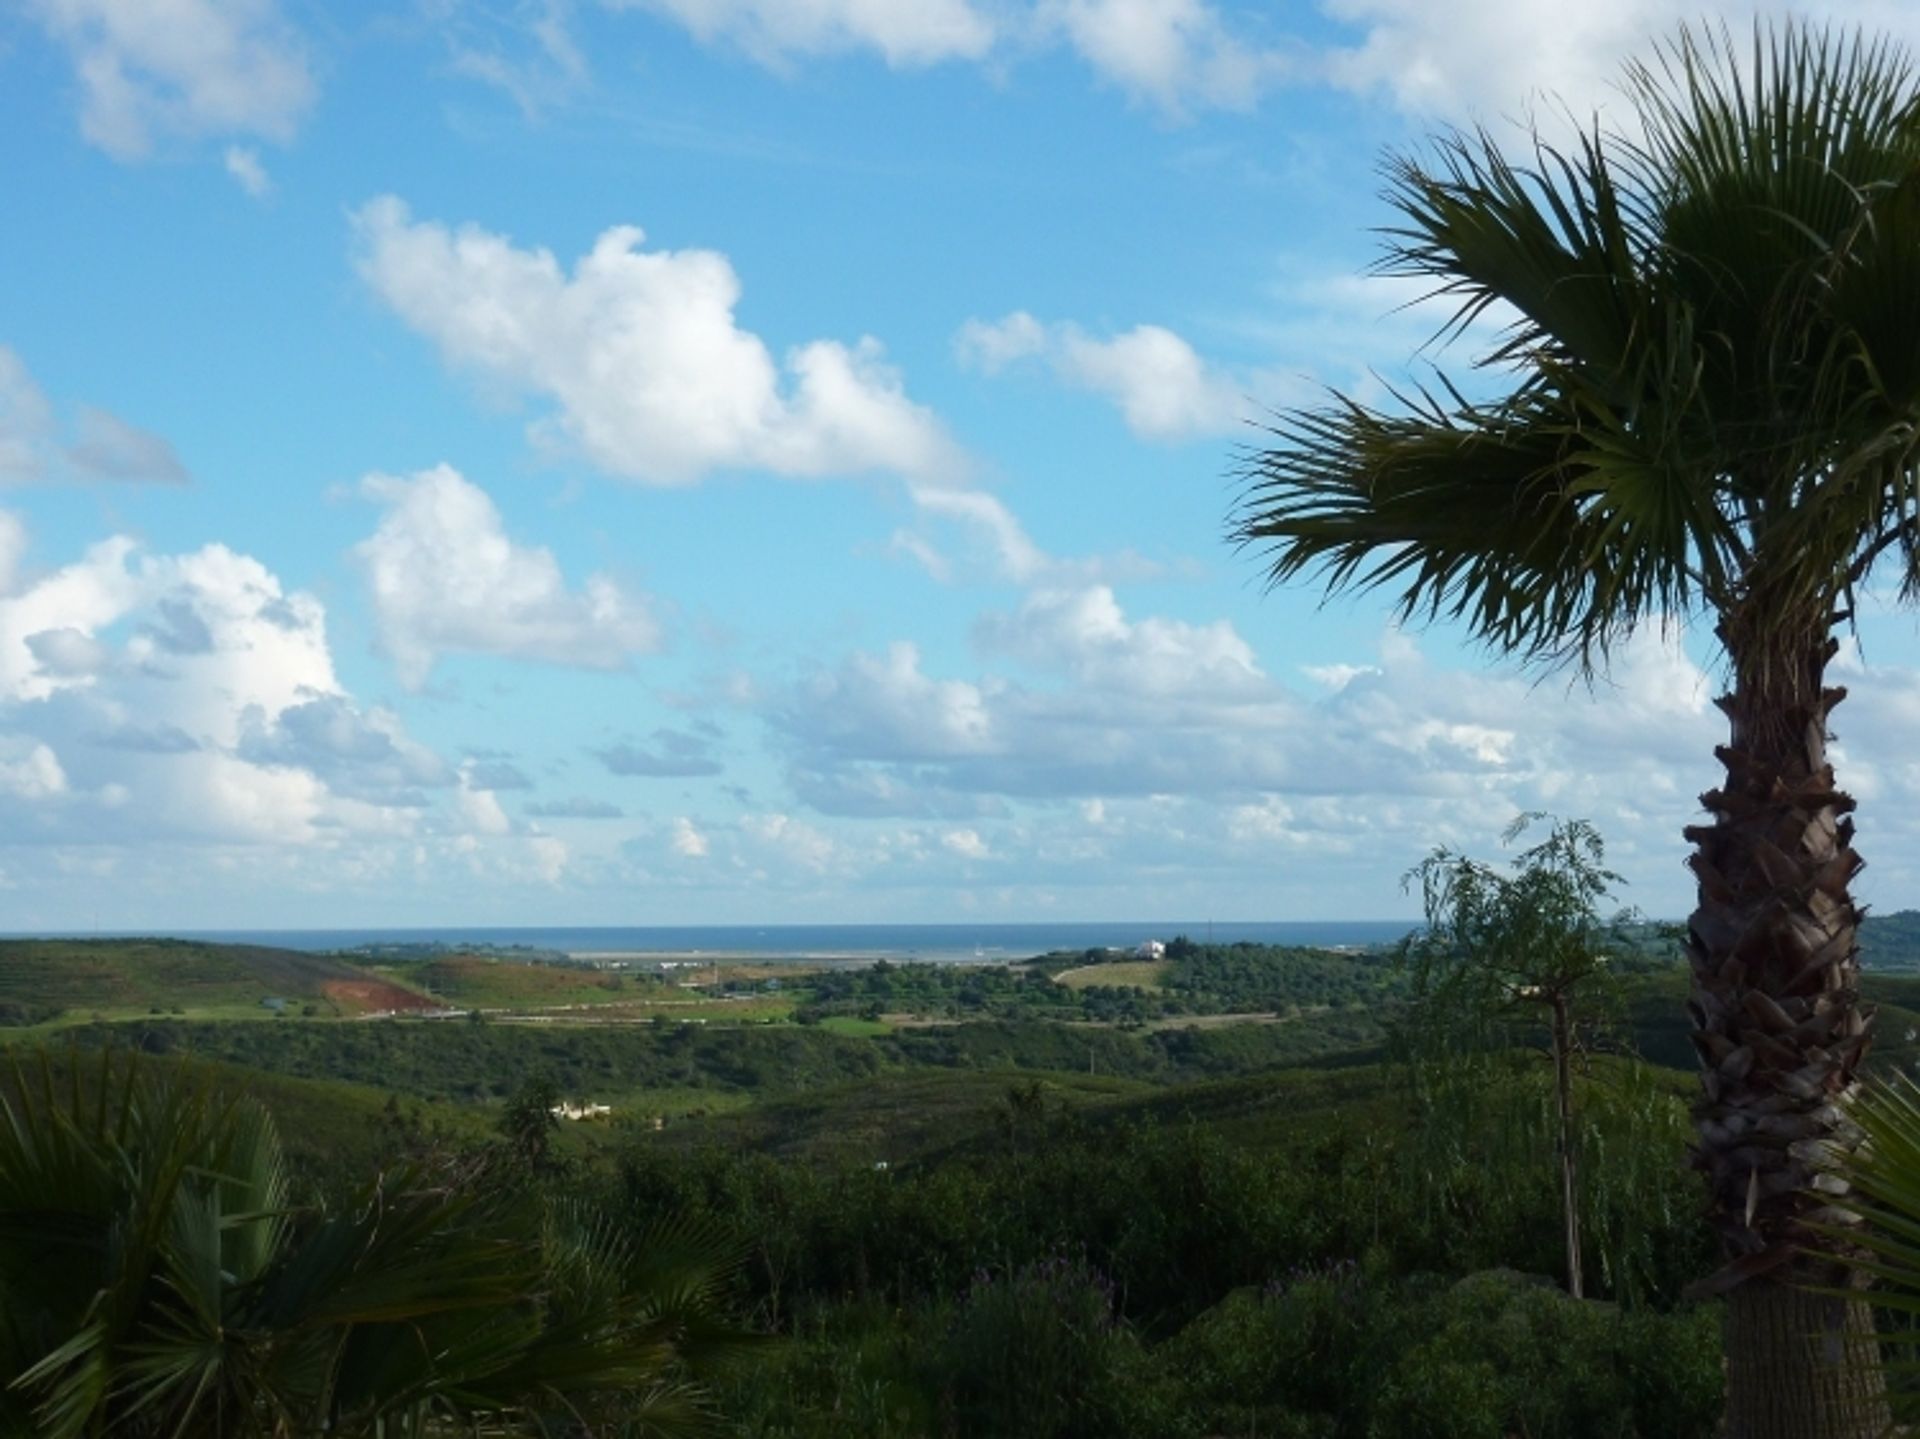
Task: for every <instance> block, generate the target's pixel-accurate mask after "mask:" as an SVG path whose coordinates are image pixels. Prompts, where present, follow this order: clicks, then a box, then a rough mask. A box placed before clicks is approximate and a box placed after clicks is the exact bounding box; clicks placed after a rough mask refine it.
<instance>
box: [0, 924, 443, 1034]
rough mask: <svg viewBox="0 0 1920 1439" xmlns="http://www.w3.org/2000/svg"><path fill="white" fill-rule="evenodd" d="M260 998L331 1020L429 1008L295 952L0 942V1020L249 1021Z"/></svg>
mask: <svg viewBox="0 0 1920 1439" xmlns="http://www.w3.org/2000/svg"><path fill="white" fill-rule="evenodd" d="M267 1000H285V1001H289V1002H290V1003H291V1004H292V1005H293V1006H295V1007H296V1008H300V1007H304V1006H305V1005H309V1004H311V1005H313V1006H315V1008H316V1009H317V1010H318V1012H320V1013H322V1014H329V1015H353V1014H365V1013H369V1012H372V1011H378V1010H389V1009H401V1010H413V1009H425V1008H429V1007H431V1005H432V1003H433V1002H432V1001H431V1000H429V999H428V998H426V997H425V996H423V995H421V994H419V993H418V992H417V991H415V990H413V989H410V988H408V987H406V986H404V985H401V984H397V983H395V982H394V981H393V980H391V979H388V978H386V977H384V976H382V975H377V974H372V973H369V972H368V971H366V970H363V969H360V968H359V967H357V966H355V965H351V964H348V963H346V962H345V961H343V960H338V959H333V958H330V957H328V956H326V955H318V954H304V953H301V952H299V951H296V950H288V949H268V948H265V947H262V946H258V945H232V944H202V943H199V942H197V941H192V940H180V939H13V940H0V1023H13V1024H23V1023H25V1024H31V1023H35V1022H40V1021H44V1020H48V1019H52V1018H55V1017H58V1016H60V1015H63V1014H64V1015H67V1016H80V1017H85V1016H90V1015H96V1014H98V1015H104V1016H107V1017H109V1018H112V1017H117V1016H126V1015H129V1014H148V1013H168V1012H174V1011H182V1012H186V1013H189V1014H200V1015H211V1014H225V1015H233V1016H240V1015H246V1016H257V1015H260V1014H262V1013H264V1012H266V1011H265V1009H264V1007H263V1006H264V1002H265V1001H267Z"/></svg>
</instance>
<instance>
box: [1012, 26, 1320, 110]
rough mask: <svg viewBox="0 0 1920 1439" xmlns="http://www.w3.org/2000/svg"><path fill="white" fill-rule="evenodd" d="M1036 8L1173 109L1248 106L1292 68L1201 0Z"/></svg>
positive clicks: (1101, 70)
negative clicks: (1236, 31)
mask: <svg viewBox="0 0 1920 1439" xmlns="http://www.w3.org/2000/svg"><path fill="white" fill-rule="evenodd" d="M1038 13H1039V17H1040V21H1041V24H1042V25H1043V26H1047V27H1051V28H1057V29H1058V31H1059V32H1060V33H1061V34H1062V35H1063V36H1064V37H1065V38H1066V40H1067V42H1068V43H1069V44H1070V45H1071V46H1072V47H1073V49H1074V50H1076V51H1077V52H1078V53H1079V54H1080V56H1081V57H1082V58H1083V59H1084V60H1085V61H1086V62H1087V63H1088V64H1089V65H1090V66H1092V67H1093V69H1094V71H1095V72H1096V73H1098V74H1099V75H1101V76H1102V77H1103V78H1105V79H1106V80H1108V81H1110V82H1112V83H1113V84H1115V85H1118V86H1119V87H1120V88H1121V89H1123V90H1125V91H1126V92H1127V93H1128V94H1129V95H1132V96H1134V97H1135V98H1137V99H1141V100H1146V101H1150V102H1151V103H1153V104H1155V105H1157V106H1159V107H1160V108H1161V109H1162V110H1164V111H1166V112H1168V113H1170V114H1174V115H1179V114H1183V113H1185V112H1186V111H1188V110H1190V109H1193V108H1195V107H1209V108H1216V107H1217V108H1224V109H1232V110H1245V109H1249V108H1251V107H1252V106H1253V105H1254V104H1255V103H1256V102H1257V101H1258V100H1259V98H1260V95H1261V92H1262V91H1264V90H1265V89H1267V88H1268V87H1269V86H1271V85H1273V84H1275V83H1276V82H1278V81H1280V80H1282V79H1285V78H1287V77H1288V76H1289V75H1290V74H1292V73H1293V71H1294V70H1295V68H1296V66H1295V63H1294V62H1293V61H1292V60H1290V59H1289V58H1288V55H1287V52H1285V51H1284V50H1281V49H1279V48H1263V47H1261V46H1259V45H1257V44H1254V43H1252V42H1250V41H1248V40H1247V39H1245V38H1244V37H1243V36H1241V35H1239V34H1237V33H1235V30H1234V28H1233V27H1232V26H1231V25H1230V24H1229V23H1228V22H1227V21H1226V20H1225V19H1223V18H1222V16H1221V13H1220V11H1219V10H1218V9H1217V8H1215V7H1214V6H1212V5H1209V4H1207V3H1205V0H1042V3H1041V5H1040V7H1039V12H1038Z"/></svg>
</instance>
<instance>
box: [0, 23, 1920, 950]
mask: <svg viewBox="0 0 1920 1439" xmlns="http://www.w3.org/2000/svg"><path fill="white" fill-rule="evenodd" d="M1700 13H1701V7H1700V6H1698V5H1697V4H1694V3H1677V0H1676V3H1669V0H1626V2H1625V3H1620V4H1609V5H1604V6H1603V5H1589V6H1566V5H1563V4H1558V3H1554V4H1547V3H1539V0H1501V3H1493V0H1459V3H1456V4H1451V5H1446V6H1435V5H1430V4H1428V3H1425V0H1320V3H1317V4H1313V3H1288V4H1261V5H1240V4H1232V3H1227V0H913V3H907V0H572V3H568V0H491V3H487V0H392V3H389V4H376V3H371V0H368V3H358V0H355V3H342V4H328V5H323V4H319V3H300V0H14V3H12V4H8V5H5V6H0V186H3V187H4V192H5V194H6V196H7V199H8V203H7V205H6V219H5V222H4V224H0V276H4V281H0V930H7V929H12V930H33V929H56V930H58V929H93V928H111V929H126V928H167V927H172V928H222V927H234V928H247V927H276V926H280V927H312V926H329V925H332V926H349V925H378V926H400V925H460V924H474V925H507V924H516V923H517V924H528V925H560V924H582V925H586V924H648V923H702V922H707V923H716V924H718V923H729V924H733V923H774V922H790V923H804V922H810V921H813V922H836V923H846V922H907V921H979V922H990V921H994V920H1007V921H1034V920H1047V919H1059V920H1080V919H1102V918H1115V919H1122V918H1126V919H1151V918H1200V917H1206V916H1212V917H1216V918H1221V919H1228V918H1234V919H1275V920H1285V919H1301V920H1308V919H1335V918H1355V919H1359V918H1398V917H1403V916H1408V915H1410V914H1412V913H1413V910H1414V903H1413V900H1412V899H1411V898H1410V897H1409V896H1408V895H1407V894H1406V893H1405V892H1404V890H1403V888H1402V883H1401V880H1402V876H1403V875H1404V874H1405V873H1406V871H1407V870H1408V869H1409V868H1410V867H1411V866H1413V865H1414V864H1416V863H1417V862H1418V861H1419V860H1420V859H1421V858H1422V857H1423V856H1424V855H1425V854H1426V853H1427V852H1428V851H1429V850H1431V849H1432V848H1433V847H1435V846H1437V845H1442V844H1445V845H1451V846H1454V847H1456V848H1460V849H1464V850H1467V851H1468V852H1471V853H1476V854H1481V855H1485V856H1488V857H1493V856H1496V855H1498V854H1499V853H1500V852H1501V851H1500V839H1499V836H1500V832H1501V830H1502V829H1503V828H1504V827H1505V826H1506V824H1507V823H1508V822H1509V821H1510V820H1512V819H1513V818H1514V816H1515V815H1516V814H1518V813H1520V812H1523V811H1533V810H1544V811H1548V812H1551V813H1555V814H1560V815H1564V816H1580V817H1585V818H1588V819H1591V820H1592V821H1593V822H1594V823H1595V824H1596V825H1597V826H1598V827H1599V828H1600V830H1601V832H1602V833H1603V835H1605V837H1606V838H1607V840H1608V842H1609V857H1610V859H1611V860H1612V862H1613V863H1614V865H1615V867H1616V868H1618V869H1619V870H1620V871H1621V873H1622V875H1623V876H1624V877H1625V879H1626V881H1627V882H1628V883H1627V884H1626V886H1625V887H1624V888H1623V890H1622V891H1621V896H1620V897H1621V898H1622V899H1623V900H1624V901H1627V902H1631V903H1634V904H1636V905H1638V906H1639V907H1640V908H1641V909H1642V910H1644V911H1646V912H1649V913H1652V914H1655V915H1667V916H1676V917H1677V916H1679V915H1681V914H1683V913H1684V912H1685V910H1686V909H1687V908H1688V907H1689V904H1690V891H1689V886H1688V878H1687V875H1686V872H1685V870H1684V868H1683V865H1682V861H1683V859H1684V855H1685V851H1686V847H1685V845H1684V843H1683V841H1682V840H1681V837H1680V830H1681V828H1682V827H1683V826H1684V825H1686V824H1689V823H1692V822H1695V821H1696V820H1697V819H1698V818H1699V817H1700V816H1699V812H1698V800H1697V796H1698V795H1699V793H1700V792H1701V791H1703V790H1705V789H1707V788H1709V787H1710V786H1711V785H1712V784H1713V782H1714V780H1715V778H1716V773H1715V768H1716V767H1715V765H1714V763H1713V760H1712V757H1711V751H1712V746H1713V745H1714V743H1716V742H1717V741H1718V740H1719V739H1720V738H1722V726H1721V725H1720V723H1719V722H1718V716H1717V712H1716V711H1714V710H1713V708H1712V707H1711V704H1710V700H1711V697H1712V695H1713V694H1714V692H1715V690H1714V684H1715V680H1716V674H1715V670H1714V663H1713V654H1712V650H1711V648H1710V646H1709V645H1708V644H1706V643H1705V642H1704V640H1703V638H1702V637H1701V636H1699V635H1697V634H1686V633H1675V634H1667V635H1662V634H1660V633H1657V632H1656V633H1650V634H1646V635H1643V636H1641V637H1639V638H1637V639H1636V640H1635V641H1634V642H1633V643H1631V644H1629V645H1628V646H1626V647H1625V648H1624V649H1623V650H1622V651H1621V652H1620V653H1619V655H1618V656H1617V657H1616V661H1615V663H1614V666H1613V668H1612V670H1611V672H1610V673H1609V674H1608V675H1606V676H1604V677H1603V678H1602V679H1601V680H1599V681H1598V682H1596V683H1595V684H1593V685H1591V686H1587V685H1583V684H1580V683H1578V682H1575V681H1573V680H1571V679H1570V678H1569V677H1567V676H1566V675H1564V674H1559V675H1545V676H1543V675H1538V674H1533V673H1529V672H1526V671H1523V670H1521V669H1519V668H1518V667H1517V666H1515V665H1514V664H1513V663H1511V662H1508V661H1501V660H1500V659H1498V658H1497V657H1493V656H1489V655H1487V654H1485V653H1484V652H1481V651H1479V650H1476V649H1474V648H1472V647H1471V646H1469V645H1467V644H1465V643H1464V642H1463V638H1462V636H1461V635H1460V634H1458V633H1456V632H1452V631H1449V630H1447V629H1446V628H1444V627H1441V628H1429V629H1424V630H1401V629H1399V628H1396V627H1395V626H1394V625H1393V623H1392V622H1391V616H1390V614H1389V608H1388V605H1387V603H1386V601H1385V600H1383V599H1381V598H1378V597H1359V598H1353V599H1340V600H1336V601H1334V602H1332V603H1330V604H1324V603H1322V596H1321V594H1320V593H1319V592H1318V591H1317V590H1316V589H1314V588H1313V587H1312V586H1310V585H1302V586H1296V587H1292V588H1288V589H1285V590H1279V591H1270V590H1269V589H1268V588H1267V586H1266V585H1265V584H1264V582H1263V575H1262V570H1261V566H1260V563H1259V559H1258V556H1257V555H1253V554H1249V553H1238V552H1236V551H1235V550H1234V549H1233V548H1231V547H1230V546H1229V545H1228V543H1227V542H1226V540H1225V533H1226V528H1227V516H1228V514H1229V511H1230V510H1231V508H1232V506H1233V504H1234V500H1235V497H1236V494H1237V489H1236V481H1235V474H1236V467H1237V466H1238V465H1239V464H1240V463H1242V460H1243V457H1244V455H1245V454H1246V452H1247V450H1248V448H1249V447H1250V446H1252V447H1257V446H1258V444H1259V443H1260V440H1261V436H1262V430H1261V428H1260V427H1261V425H1262V423H1263V422H1264V421H1265V420H1266V419H1267V418H1268V417H1270V416H1271V415H1272V414H1273V413H1274V411H1275V410H1277V409H1281V408H1284V407H1286V406H1288V405H1290V404H1299V403H1306V402H1312V401H1314V400H1315V399H1316V397H1318V396H1319V395H1321V394H1322V393H1323V392H1324V387H1326V386H1334V387H1337V388H1340V389H1342V390H1345V391H1349V392H1353V393H1358V394H1360V395H1362V396H1367V397H1372V398H1379V397H1381V396H1383V395H1384V394H1385V389H1386V386H1388V385H1390V384H1391V383H1393V382H1394V381H1395V380H1396V379H1397V378H1404V377H1407V376H1410V375H1411V376H1415V377H1418V376H1423V375H1424V376H1431V375H1432V374H1433V367H1434V366H1436V365H1437V366H1439V367H1441V368H1442V369H1444V370H1446V371H1447V372H1448V373H1450V374H1464V373H1466V372H1468V371H1469V370H1470V367H1471V364H1472V361H1473V359H1474V357H1475V353H1476V350H1475V341H1476V340H1480V341H1484V340H1485V338H1486V335H1485V333H1480V332H1476V333H1473V334H1469V335H1468V336H1467V337H1466V338H1465V339H1463V340H1462V341H1460V342H1458V343H1456V344H1455V345H1453V346H1451V347H1449V348H1447V349H1444V350H1437V351H1436V350H1435V349H1434V348H1433V347H1432V346H1431V345H1430V344H1429V343H1428V342H1429V341H1430V339H1431V337H1432V335H1433V333H1434V331H1435V329H1436V328H1437V326H1438V324H1439V323H1440V321H1441V320H1442V319H1444V311H1441V310H1436V309H1435V308H1434V307H1433V305H1432V304H1430V303H1422V302H1421V296H1420V294H1419V292H1418V291H1417V290H1414V291H1409V290H1407V289H1406V288H1405V285H1404V283H1400V282H1394V281H1389V280H1381V279H1375V278H1369V277H1368V276H1367V274H1366V271H1367V267H1368V265H1369V263H1370V262H1371V261H1372V259H1373V258H1374V257H1375V255H1376V254H1377V253H1378V250H1377V246H1378V236H1377V235H1376V234H1375V233H1374V231H1375V229H1376V228H1377V227H1378V226H1380V225H1382V224H1384V223H1386V222H1387V221H1388V219H1389V215H1388V212H1387V210H1386V208H1385V206H1384V205H1383V203H1382V202H1381V200H1380V198H1379V194H1378V191H1379V180H1378V165H1379V162H1380V159H1381V156H1382V155H1383V154H1384V153H1386V152H1388V151H1391V150H1404V149H1407V148H1409V147H1413V148H1417V147H1418V146H1420V145H1421V144H1422V143H1423V142H1424V140H1425V138H1426V137H1429V136H1431V135H1432V134H1434V133H1435V132H1436V130H1437V129H1438V128H1439V127H1442V126H1445V125H1449V124H1484V125H1486V126H1488V127H1490V128H1491V129H1492V130H1493V131H1494V132H1496V133H1498V134H1500V135H1503V136H1510V137H1514V138H1516V139H1517V138H1518V137H1520V136H1521V135H1522V134H1523V131H1522V129H1521V125H1522V122H1523V121H1524V119H1525V118H1526V117H1527V116H1529V115H1536V116H1541V117H1543V118H1542V121H1541V123H1544V124H1546V125H1548V126H1552V125H1555V124H1560V123H1563V121H1562V120H1561V119H1560V118H1559V117H1560V116H1562V115H1563V114H1572V115H1575V116H1590V115H1592V114H1594V113H1595V112H1596V111H1600V112H1602V113H1607V114H1616V115H1617V114H1618V112H1619V110H1620V108H1621V107H1620V101H1619V98H1618V95H1617V92H1616V90H1615V88H1614V86H1615V82H1616V79H1617V76H1618V74H1619V67H1620V64H1621V62H1622V60H1623V59H1624V58H1625V57H1627V56H1630V55H1634V54H1640V53H1645V49H1646V46H1647V44H1648V42H1649V39H1650V37H1654V36H1659V35H1665V34H1670V33H1671V32H1672V29H1673V27H1674V25H1675V24H1676V23H1677V22H1678V21H1679V20H1680V19H1682V18H1687V17H1697V16H1698V15H1699V14H1700ZM1707 13H1708V14H1710V15H1713V16H1716V17H1718V18H1724V19H1726V20H1727V21H1729V22H1730V23H1732V24H1735V25H1745V24H1746V23H1748V21H1749V20H1750V18H1751V17H1752V15H1753V13H1754V12H1753V10H1752V9H1751V8H1741V7H1737V6H1736V7H1723V8H1721V9H1719V10H1713V9H1711V8H1709V10H1708V11H1707ZM1769 13H1772V12H1769ZM1794 13H1800V14H1812V15H1815V16H1819V15H1822V14H1823V13H1824V12H1823V11H1821V10H1819V9H1817V8H1810V7H1801V8H1800V9H1799V10H1797V11H1796V12H1794ZM1846 14H1847V16H1848V17H1849V18H1850V19H1858V20H1861V21H1865V22H1867V23H1870V24H1872V23H1884V24H1887V25H1890V26H1892V27H1894V28H1895V29H1896V31H1899V30H1901V29H1902V27H1904V33H1905V35H1906V38H1909V39H1920V20H1917V19H1914V18H1909V16H1910V14H1911V12H1910V11H1906V10H1904V9H1903V8H1902V7H1899V6H1895V5H1893V4H1890V3H1888V4H1882V5H1879V6H1875V5H1851V6H1848V7H1846ZM1837 668H1838V669H1839V670H1840V671H1841V674H1840V676H1839V677H1840V679H1841V680H1842V682H1844V683H1846V684H1848V685H1849V686H1850V688H1851V690H1852V698H1850V699H1849V700H1848V701H1847V702H1846V704H1845V705H1844V707H1843V708H1842V709H1841V710H1840V711H1839V712H1838V713H1837V714H1836V716H1835V721H1834V723H1835V728H1836V730H1837V734H1838V746H1837V751H1836V760H1837V763H1838V764H1839V766H1840V769H1841V778H1842V781H1843V783H1844V784H1845V785H1846V786H1847V787H1848V788H1849V789H1850V790H1851V791H1852V792H1853V793H1854V794H1855V795H1856V796H1857V797H1858V798H1859V799H1860V801H1861V812H1860V816H1859V819H1860V826H1861V839H1860V847H1861V849H1862V851H1863V853H1864V854H1865V856H1866V858H1867V860H1868V862H1869V868H1868V870H1867V871H1866V873H1865V874H1864V875H1863V876H1862V878H1861V881H1860V883H1859V886H1858V890H1859V893H1860V894H1861V895H1862V897H1864V898H1865V899H1866V900H1868V901H1870V902H1871V903H1872V904H1874V905H1876V906H1878V907H1879V908H1881V909H1885V910H1892V909H1897V908H1901V907H1904V906H1909V905H1920V805H1916V803H1915V801H1916V799H1920V760H1916V759H1915V757H1914V755H1913V751H1912V746H1911V743H1910V736H1911V735H1912V733H1913V731H1914V726H1915V722H1916V720H1920V648H1917V647H1916V646H1915V644H1914V641H1913V625H1912V621H1911V619H1910V618H1909V617H1907V616H1904V615H1902V614H1899V613H1897V612H1895V611H1894V609H1893V607H1892V606H1891V604H1890V603H1887V602H1884V601H1881V600H1875V601H1874V602H1872V603H1870V604H1869V605H1868V606H1867V612H1866V613H1865V614H1864V616H1863V618H1862V620H1861V622H1860V625H1859V635H1858V642H1857V643H1854V642H1852V641H1850V642H1849V645H1848V647H1847V649H1846V651H1845V653H1844V654H1843V655H1842V657H1841V660H1840V661H1839V663H1838V666H1837Z"/></svg>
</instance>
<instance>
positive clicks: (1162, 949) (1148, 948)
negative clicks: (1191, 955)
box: [1133, 939, 1167, 959]
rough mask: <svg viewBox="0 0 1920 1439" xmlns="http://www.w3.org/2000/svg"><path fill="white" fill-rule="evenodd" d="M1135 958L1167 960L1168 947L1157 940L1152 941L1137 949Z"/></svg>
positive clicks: (1134, 953)
mask: <svg viewBox="0 0 1920 1439" xmlns="http://www.w3.org/2000/svg"><path fill="white" fill-rule="evenodd" d="M1133 957H1134V958H1135V959H1165V958H1166V957H1167V947H1166V946H1165V945H1164V944H1162V943H1161V942H1160V941H1159V940H1157V939H1150V940H1148V941H1147V942H1146V943H1145V944H1142V945H1138V946H1136V947H1135V949H1134V951H1133Z"/></svg>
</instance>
